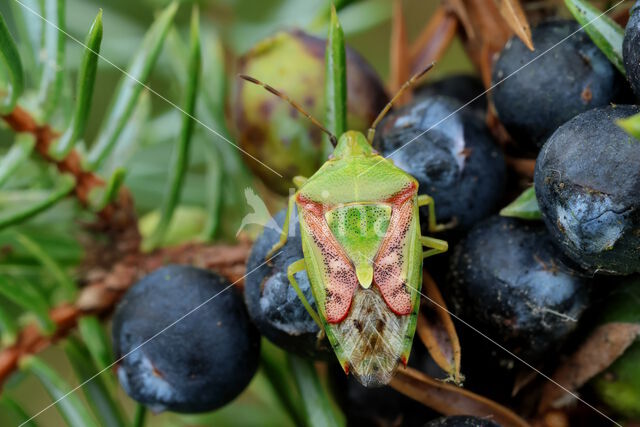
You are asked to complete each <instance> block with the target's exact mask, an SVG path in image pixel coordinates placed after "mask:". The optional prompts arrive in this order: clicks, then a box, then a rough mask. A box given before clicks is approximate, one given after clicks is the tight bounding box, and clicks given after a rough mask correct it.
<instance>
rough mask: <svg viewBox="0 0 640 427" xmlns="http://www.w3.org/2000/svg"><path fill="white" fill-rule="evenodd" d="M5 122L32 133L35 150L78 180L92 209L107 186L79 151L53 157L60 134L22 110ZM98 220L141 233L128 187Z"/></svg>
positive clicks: (78, 189)
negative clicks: (94, 196)
mask: <svg viewBox="0 0 640 427" xmlns="http://www.w3.org/2000/svg"><path fill="white" fill-rule="evenodd" d="M2 119H3V120H4V121H5V122H6V123H7V124H8V125H9V126H10V127H11V129H13V130H14V131H15V132H20V133H30V134H32V135H33V136H34V137H35V139H36V146H35V149H36V151H37V152H38V153H39V154H40V156H42V157H43V158H44V159H45V160H47V161H48V162H51V163H53V164H54V165H56V167H57V168H58V170H59V171H60V172H62V173H68V174H71V175H73V177H74V178H75V179H76V185H75V188H74V195H75V196H76V198H77V199H78V201H79V202H80V203H81V204H82V205H83V206H88V204H89V194H90V193H91V191H92V190H94V189H96V188H99V187H104V185H105V182H104V180H103V179H102V178H100V177H99V176H98V175H96V174H94V173H93V172H90V171H86V170H84V169H83V168H82V160H81V158H80V155H79V154H78V153H77V152H76V151H75V150H72V151H71V152H70V153H69V155H67V156H66V157H65V158H64V159H62V160H56V159H54V158H53V157H51V155H50V154H49V150H50V148H51V145H52V144H53V143H54V142H55V140H56V138H57V137H58V133H57V132H56V131H54V130H53V129H52V128H51V127H50V126H49V125H47V124H45V125H40V124H38V123H37V121H36V120H35V118H33V116H31V114H29V112H27V111H26V110H24V109H22V108H21V107H16V108H15V109H14V110H13V111H12V112H11V113H10V114H8V115H6V116H2ZM98 217H99V218H100V224H99V225H100V226H101V227H102V228H108V229H110V230H114V231H124V230H137V226H136V215H135V211H134V208H133V200H132V198H131V194H130V193H129V191H128V190H127V189H126V188H121V189H120V192H119V194H118V198H117V199H116V200H115V201H114V202H113V203H111V204H109V205H107V206H105V207H104V208H103V209H102V210H101V211H100V212H98ZM132 237H133V236H132ZM138 237H139V236H138Z"/></svg>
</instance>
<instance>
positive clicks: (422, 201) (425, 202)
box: [418, 194, 458, 232]
mask: <svg viewBox="0 0 640 427" xmlns="http://www.w3.org/2000/svg"><path fill="white" fill-rule="evenodd" d="M421 206H428V207H429V231H431V232H435V231H443V230H447V229H449V228H452V227H455V225H456V224H457V223H458V221H457V220H456V219H455V218H454V219H453V220H451V221H450V222H448V223H447V224H437V223H436V206H435V203H434V201H433V197H431V196H429V195H428V194H419V195H418V207H421Z"/></svg>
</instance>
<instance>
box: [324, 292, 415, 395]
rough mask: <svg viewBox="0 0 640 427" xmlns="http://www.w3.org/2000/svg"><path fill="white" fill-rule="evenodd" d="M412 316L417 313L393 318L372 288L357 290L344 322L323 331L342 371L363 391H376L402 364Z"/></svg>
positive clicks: (409, 342) (406, 349) (412, 329)
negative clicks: (365, 389) (375, 388)
mask: <svg viewBox="0 0 640 427" xmlns="http://www.w3.org/2000/svg"><path fill="white" fill-rule="evenodd" d="M416 307H417V306H416ZM416 316H417V310H414V311H413V312H412V313H411V314H410V315H408V316H398V315H396V314H394V313H393V312H392V311H390V310H389V307H388V306H387V304H386V303H385V302H384V299H383V298H382V295H380V292H379V290H378V289H377V288H376V287H373V288H371V289H363V288H359V289H358V290H357V291H356V293H355V295H354V299H353V307H352V309H351V311H350V313H349V315H348V316H347V318H346V319H345V320H344V321H343V322H341V323H340V324H337V325H331V326H330V327H327V328H325V330H326V332H327V337H328V338H329V340H330V341H331V343H332V345H333V347H334V349H335V351H336V355H337V356H338V359H339V361H340V362H341V364H342V365H343V368H344V369H345V371H347V372H349V373H350V374H353V375H354V376H355V377H356V378H357V379H358V380H359V381H360V383H362V384H363V385H364V386H366V387H378V386H382V385H384V384H387V383H389V381H390V380H391V377H393V374H394V373H395V370H396V369H397V367H398V363H404V362H403V359H404V360H405V361H406V359H407V357H408V350H409V349H410V348H411V340H412V338H413V334H414V331H415V324H416ZM327 326H328V325H327Z"/></svg>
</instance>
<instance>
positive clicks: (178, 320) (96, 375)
mask: <svg viewBox="0 0 640 427" xmlns="http://www.w3.org/2000/svg"><path fill="white" fill-rule="evenodd" d="M281 253H282V252H278V253H276V254H275V255H273V256H272V257H271V258H269V259H267V260H265V261H264V262H263V263H262V264H260V265H259V266H257V267H256V268H254V269H253V270H251V271H250V272H248V273H247V274H245V275H244V276H242V277H241V278H239V279H238V280H236V281H235V282H233V283H231V284H230V285H229V286H227V287H226V288H224V289H223V290H221V291H220V292H218V293H216V294H215V295H213V296H211V297H209V298H207V299H206V300H204V301H203V302H202V303H200V304H198V305H197V306H195V307H194V308H192V309H191V310H189V311H188V312H187V313H185V314H183V315H182V316H180V317H179V318H178V319H176V320H174V321H173V322H171V323H170V324H169V325H167V326H165V327H164V328H162V329H161V330H160V331H159V332H157V333H155V334H154V335H153V336H151V337H150V338H147V339H146V340H145V341H143V342H142V343H141V344H139V345H138V346H137V347H135V348H134V349H133V350H131V351H129V352H128V353H127V354H125V355H124V356H121V357H120V358H118V360H116V361H115V362H113V363H112V364H110V365H109V366H107V367H106V368H104V369H102V370H100V371H99V372H97V373H95V374H94V375H93V376H91V377H89V378H88V379H86V380H84V381H83V382H82V383H80V384H78V385H77V386H75V387H74V388H72V389H71V390H69V391H68V392H66V393H65V394H64V395H62V396H60V397H59V398H58V399H56V400H55V401H53V402H51V403H50V404H49V405H47V406H46V407H45V408H43V409H42V410H40V411H39V412H38V413H36V414H35V415H33V416H32V417H31V418H29V419H28V420H26V421H24V422H23V423H22V424H20V425H19V426H18V427H22V426H24V425H25V424H28V423H29V422H30V421H31V420H33V419H34V418H36V417H37V416H39V415H41V414H42V413H44V412H46V411H47V410H48V409H50V408H52V407H53V406H55V405H57V404H58V403H59V402H60V401H62V400H64V399H65V398H66V397H67V396H69V395H71V394H73V393H74V392H76V391H78V390H79V389H81V388H82V387H84V386H85V385H87V384H88V383H90V382H91V381H93V380H94V379H96V378H97V377H98V376H100V375H101V374H102V373H104V372H106V371H108V370H109V369H111V368H113V367H114V366H115V365H117V364H118V363H120V362H121V361H122V360H123V359H124V358H126V357H127V356H129V355H131V354H132V353H134V352H135V351H137V350H139V349H140V348H141V347H142V346H144V345H146V344H147V343H149V342H150V341H153V340H154V339H156V338H157V337H158V336H160V335H162V334H163V333H165V332H166V331H167V330H169V329H171V328H172V327H174V326H175V325H177V324H178V323H180V322H181V321H183V320H184V319H186V318H187V317H189V316H190V315H192V314H193V313H195V312H196V311H198V310H199V309H201V308H202V307H204V306H205V305H207V304H208V303H210V302H211V301H213V300H214V299H215V298H216V297H218V296H219V295H220V294H222V293H224V292H225V291H227V290H228V289H230V288H232V287H233V286H234V285H235V284H236V283H238V282H239V281H241V280H243V279H244V278H245V277H247V276H249V275H250V274H251V273H253V272H254V271H256V270H257V269H259V268H260V267H262V266H263V265H265V264H267V263H269V262H271V260H273V259H274V258H276V257H277V256H278V255H280V254H281Z"/></svg>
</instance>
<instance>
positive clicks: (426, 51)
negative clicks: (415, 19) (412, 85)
mask: <svg viewBox="0 0 640 427" xmlns="http://www.w3.org/2000/svg"><path fill="white" fill-rule="evenodd" d="M457 31H458V20H457V19H456V17H455V16H454V15H453V14H452V13H451V12H449V11H448V10H447V9H446V8H445V7H443V6H440V7H439V8H438V9H436V11H435V13H434V14H433V16H432V17H431V19H430V20H429V22H428V23H427V25H426V26H425V27H424V29H423V30H422V32H421V33H420V35H419V36H418V38H417V39H416V41H415V42H414V43H413V44H412V45H411V49H410V53H409V56H410V58H411V74H415V73H418V72H420V71H422V70H424V69H425V68H426V67H427V66H428V65H429V64H431V63H432V62H437V61H439V60H440V59H441V58H442V56H443V55H444V53H445V52H446V51H447V49H448V48H449V46H450V45H451V42H452V41H453V38H454V37H455V35H456V32H457Z"/></svg>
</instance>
